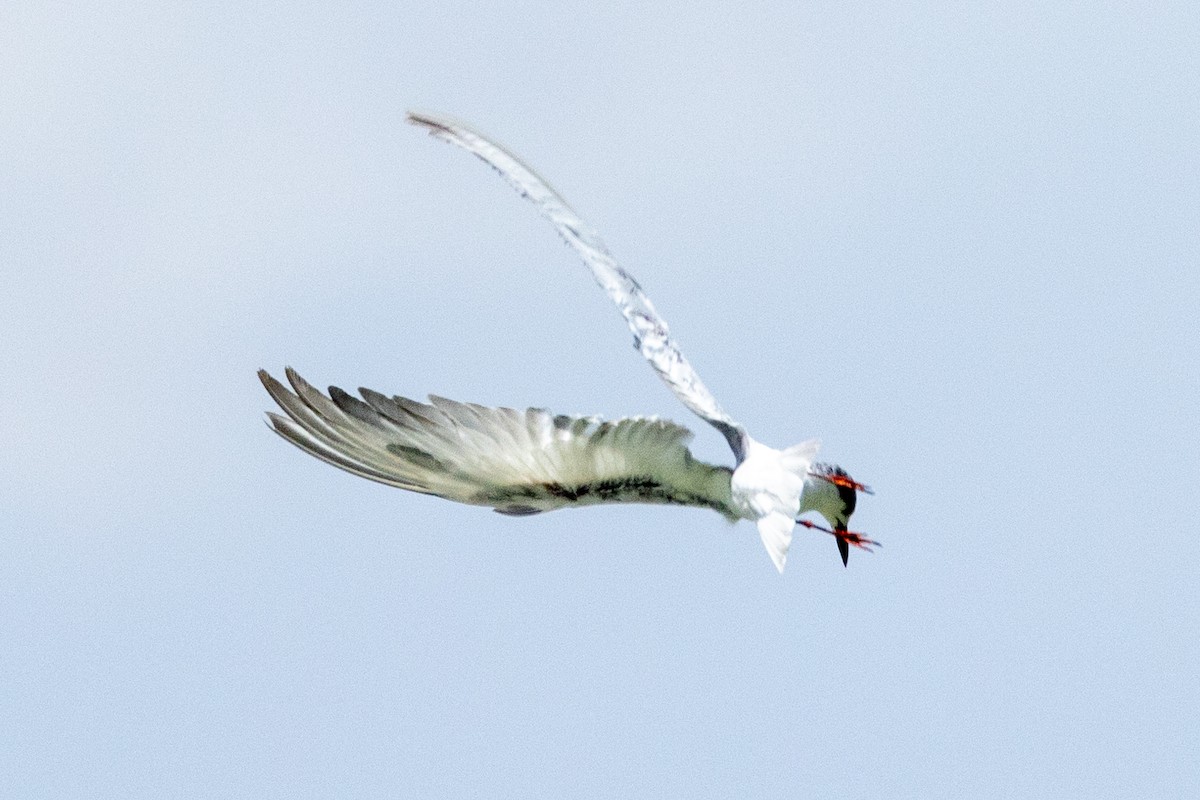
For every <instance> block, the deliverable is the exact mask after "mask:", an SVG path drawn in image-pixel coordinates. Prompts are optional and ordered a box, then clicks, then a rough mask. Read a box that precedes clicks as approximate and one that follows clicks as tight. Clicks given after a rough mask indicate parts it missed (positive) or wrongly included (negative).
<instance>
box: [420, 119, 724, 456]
mask: <svg viewBox="0 0 1200 800" xmlns="http://www.w3.org/2000/svg"><path fill="white" fill-rule="evenodd" d="M408 120H409V122H412V123H413V124H415V125H420V126H422V127H424V128H426V129H427V130H428V131H429V132H430V134H432V135H433V136H435V137H437V138H439V139H442V140H444V141H447V142H450V143H451V144H456V145H458V146H459V147H462V148H463V149H465V150H467V151H469V152H471V153H474V154H475V155H476V156H478V157H479V158H481V159H482V160H483V161H485V162H486V163H487V164H489V165H490V166H491V167H492V168H494V169H495V170H496V171H497V172H499V173H500V175H501V176H502V177H504V179H505V180H507V181H508V182H509V183H510V184H512V185H513V186H514V187H515V188H516V190H517V191H518V192H520V193H521V195H523V196H524V197H527V198H528V199H529V200H531V201H532V202H533V204H534V205H536V206H537V207H538V210H539V211H541V213H542V216H544V217H546V219H548V220H550V222H551V223H552V224H553V225H554V227H555V228H556V229H558V232H559V234H561V235H562V237H563V239H565V240H566V242H567V244H569V245H570V246H571V247H573V248H575V251H576V252H577V253H579V255H581V256H582V257H583V261H584V263H585V264H587V266H588V268H589V269H590V270H591V271H592V275H593V276H595V278H596V282H597V283H599V284H600V286H601V288H603V289H604V291H605V292H606V293H607V294H608V296H609V297H610V298H611V299H612V301H613V302H614V303H616V304H617V308H619V309H620V310H621V314H623V315H624V317H625V321H626V322H627V323H629V329H630V330H631V331H633V339H634V343H635V345H636V346H637V348H638V350H639V351H641V354H642V355H643V356H644V357H645V358H646V360H647V361H649V362H650V366H652V367H654V370H655V372H657V373H658V375H659V377H660V378H662V379H663V381H664V382H665V383H666V384H667V386H669V387H670V388H671V391H672V392H674V393H675V396H676V397H678V398H679V399H680V400H681V401H682V402H683V404H684V405H685V406H687V407H688V408H689V409H691V410H692V411H693V412H695V413H696V414H698V415H699V416H700V417H701V418H703V419H704V420H706V421H707V422H709V423H710V424H712V425H713V426H715V427H716V428H717V430H719V431H720V432H721V433H722V434H723V435H724V436H725V438H726V439H727V440H728V441H729V446H730V447H731V448H733V452H734V455H735V456H736V457H737V460H738V463H741V461H742V460H743V459H744V458H745V455H746V447H747V444H746V431H745V429H744V428H742V426H741V425H740V424H738V423H737V422H736V421H734V419H733V418H732V417H730V416H729V415H728V414H726V413H725V411H724V410H722V408H721V406H720V405H719V404H718V403H717V401H716V398H714V397H713V396H712V393H711V392H709V391H708V388H707V387H706V386H705V385H704V384H703V383H702V382H701V381H700V376H699V375H697V374H696V371H695V370H694V369H692V365H691V364H689V363H688V361H687V359H686V358H684V357H683V353H682V352H680V350H679V345H678V344H676V342H675V340H674V339H672V338H671V333H670V331H669V330H668V329H667V323H666V321H665V320H664V319H663V318H662V317H660V316H659V315H658V312H657V311H655V310H654V305H653V304H652V303H651V302H650V298H648V297H646V295H645V294H644V293H643V292H642V288H641V287H640V286H638V282H637V281H636V280H634V278H633V276H632V275H630V274H629V273H628V272H626V271H625V270H624V269H622V268H621V266H620V265H619V264H617V262H616V259H614V258H613V256H612V254H611V253H610V252H609V251H608V247H607V246H606V245H605V244H604V242H603V240H601V238H600V235H599V234H597V233H596V231H595V230H593V229H592V227H591V226H590V225H588V224H587V223H586V222H584V221H583V220H582V219H581V218H580V217H579V215H578V214H576V213H575V212H574V210H572V209H571V207H570V206H569V205H568V204H567V201H566V200H564V199H563V198H562V196H561V195H559V194H558V192H556V191H554V189H553V188H551V187H550V185H549V184H548V183H546V181H544V180H542V178H541V177H539V176H538V174H537V173H536V172H534V171H533V170H532V169H530V168H529V167H528V166H527V165H526V164H525V163H524V162H522V161H521V159H519V158H517V156H515V155H513V154H512V153H511V152H509V151H508V150H505V149H504V148H503V147H501V146H500V145H498V144H496V143H495V142H493V141H491V140H490V139H488V138H487V137H485V136H484V135H483V134H481V133H479V132H478V131H475V130H472V129H471V128H470V127H468V126H466V125H464V124H462V123H460V122H456V121H454V120H451V119H448V118H446V117H442V116H435V115H432V114H422V113H413V112H410V113H409V115H408Z"/></svg>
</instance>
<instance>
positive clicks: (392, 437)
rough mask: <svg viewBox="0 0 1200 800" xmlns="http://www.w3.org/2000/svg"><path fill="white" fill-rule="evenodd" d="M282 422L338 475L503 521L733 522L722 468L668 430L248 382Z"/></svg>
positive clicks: (292, 377)
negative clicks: (580, 514)
mask: <svg viewBox="0 0 1200 800" xmlns="http://www.w3.org/2000/svg"><path fill="white" fill-rule="evenodd" d="M259 378H260V379H261V380H262V382H263V386H265V387H266V389H267V391H268V392H269V393H270V394H271V397H273V398H274V399H275V402H276V403H278V404H279V407H280V408H281V409H283V411H284V412H285V414H286V416H283V415H280V414H273V413H269V414H268V415H267V416H268V419H269V421H270V424H271V426H272V427H273V428H274V429H275V431H276V432H277V433H278V434H279V435H280V436H282V437H283V438H285V439H287V440H288V441H289V442H291V443H292V444H294V445H296V446H298V447H300V448H301V449H303V450H305V451H306V452H308V453H310V454H312V455H314V456H316V457H317V458H320V459H321V460H323V461H326V462H328V463H330V464H333V465H334V466H335V467H340V468H341V469H344V470H346V471H347V472H351V473H354V474H355V475H360V476H362V477H364V478H369V479H370V480H373V481H378V482H380V483H386V484H388V485H390V486H398V487H400V488H401V489H408V490H409V491H413V492H421V493H424V494H432V495H437V496H438V497H444V498H446V499H448V500H455V501H457V502H460V503H470V504H472V505H483V506H491V507H493V508H495V509H496V510H497V511H500V512H501V513H504V514H511V515H517V516H520V515H525V514H536V513H538V512H540V511H549V510H552V509H556V508H563V507H566V506H573V505H591V504H596V503H670V504H678V505H689V506H697V507H701V508H711V509H714V510H716V511H719V512H721V513H722V514H725V515H726V516H728V517H730V518H733V517H735V516H736V513H735V512H734V511H733V510H732V506H731V502H730V485H729V480H730V475H731V471H730V470H729V469H728V468H726V467H719V466H714V465H712V464H706V463H704V462H702V461H697V460H696V459H695V458H693V457H692V454H691V452H690V451H689V450H688V448H687V443H688V441H690V439H691V436H692V434H691V432H690V431H688V430H687V429H686V428H684V427H681V426H679V425H676V424H675V423H673V422H669V421H667V420H661V419H655V418H646V417H632V418H628V419H622V420H616V421H612V422H605V421H603V420H601V419H598V418H596V417H577V416H565V415H561V414H560V415H554V414H551V413H550V412H548V411H545V410H543V409H537V408H531V409H527V410H525V411H516V410H514V409H511V408H487V407H485V406H478V405H474V404H471V403H459V402H456V401H454V400H447V399H445V398H443V397H436V396H431V397H430V403H428V404H426V403H419V402H416V401H414V400H409V399H407V398H404V397H387V396H386V395H382V394H380V393H378V392H373V391H371V390H370V389H360V390H359V391H360V393H361V394H362V399H359V398H357V397H354V396H352V395H350V394H348V393H346V392H344V391H342V390H341V389H338V388H337V387H330V389H329V394H328V396H326V395H324V394H322V393H321V392H319V391H317V390H316V389H315V388H313V387H312V386H311V385H309V384H308V383H307V382H306V381H305V380H304V379H303V378H301V377H300V376H299V375H298V374H296V372H295V371H294V370H292V369H290V368H289V369H288V370H287V378H288V381H289V382H290V383H291V388H290V389H289V388H288V387H287V386H285V385H283V384H282V383H280V382H279V381H277V380H275V379H274V378H272V377H271V376H270V375H268V374H267V373H266V372H265V371H260V372H259Z"/></svg>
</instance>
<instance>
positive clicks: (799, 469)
mask: <svg viewBox="0 0 1200 800" xmlns="http://www.w3.org/2000/svg"><path fill="white" fill-rule="evenodd" d="M820 446H821V443H820V442H819V441H818V440H816V439H810V440H809V441H807V442H801V443H800V444H798V445H794V446H792V447H789V448H787V449H786V450H776V449H774V448H772V447H767V446H766V445H765V444H762V443H761V442H756V441H754V440H753V439H751V440H750V445H749V447H748V448H747V451H746V460H745V461H743V462H742V463H741V464H740V465H739V466H738V468H737V469H736V470H734V473H733V479H732V481H731V483H732V490H733V505H734V508H736V509H737V510H738V512H739V513H740V514H741V515H742V516H743V517H744V518H745V519H749V520H754V521H755V523H756V524H757V525H758V535H759V537H760V538H761V539H762V543H763V546H764V547H766V548H767V554H768V555H770V556H771V561H772V562H774V564H775V568H776V569H778V570H779V571H780V572H783V567H784V565H785V564H786V563H787V553H788V548H789V547H790V546H791V544H792V529H793V528H794V527H795V526H796V517H798V516H799V515H800V499H801V495H802V494H803V493H804V480H805V476H806V475H807V474H808V470H809V467H810V466H811V465H812V462H813V459H814V458H815V457H816V454H817V450H818V449H819V448H820Z"/></svg>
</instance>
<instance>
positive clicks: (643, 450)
mask: <svg viewBox="0 0 1200 800" xmlns="http://www.w3.org/2000/svg"><path fill="white" fill-rule="evenodd" d="M409 121H410V122H412V123H414V124H416V125H420V126H422V127H424V128H425V129H426V130H428V131H429V132H430V133H431V134H433V135H434V136H436V137H437V138H439V139H443V140H445V141H447V142H450V143H451V144H455V145H458V146H459V147H462V148H464V149H465V150H467V151H469V152H471V153H473V154H474V155H476V156H478V157H479V158H480V159H482V160H483V161H485V162H486V163H488V164H489V165H490V166H491V167H493V168H494V169H495V170H496V171H497V172H499V173H500V175H501V176H502V177H504V178H505V179H506V180H507V181H508V182H509V183H510V184H512V185H513V186H514V187H515V188H516V189H517V191H518V192H520V193H521V194H522V195H523V196H524V197H526V198H528V199H529V200H530V201H531V202H533V203H534V204H535V205H536V206H537V208H538V210H539V211H540V212H541V213H542V215H543V216H545V217H546V218H547V219H548V220H549V221H550V222H551V223H552V224H553V225H554V227H555V229H556V230H557V231H558V233H559V234H560V235H561V236H562V237H563V239H564V240H565V241H566V242H567V244H568V245H570V246H571V247H572V248H573V249H574V250H575V251H576V252H577V253H579V255H580V256H581V257H582V258H583V260H584V263H585V264H587V266H588V268H589V269H590V270H591V272H592V275H593V277H594V278H595V279H596V282H597V283H598V284H599V285H600V286H601V288H603V289H604V291H605V293H606V294H607V295H608V296H609V298H610V299H611V300H612V301H613V302H614V303H615V304H616V306H617V308H618V309H619V310H620V311H621V314H622V316H624V318H625V321H626V324H628V326H629V329H630V331H631V332H632V333H633V336H634V344H635V345H636V347H637V348H638V351H639V352H640V353H641V354H642V355H643V356H644V357H645V359H646V360H647V362H648V363H649V364H650V366H651V367H652V368H653V369H654V371H655V372H656V373H657V374H658V376H659V377H660V378H661V379H662V380H663V382H664V383H666V385H667V386H668V387H669V388H670V389H671V391H672V392H674V393H675V396H676V397H678V398H679V400H680V401H681V402H682V403H683V404H684V405H685V406H687V407H688V409H690V410H691V411H693V412H694V413H695V414H697V415H698V416H699V417H701V418H702V419H704V420H705V421H706V422H708V423H710V424H711V425H713V426H714V427H715V428H717V430H719V431H720V432H721V434H722V435H724V436H725V438H726V440H727V441H728V442H729V445H730V447H731V449H732V450H733V453H734V456H735V458H736V459H737V466H736V467H735V468H734V469H732V470H731V469H729V468H728V467H722V466H718V465H713V464H705V463H704V462H701V461H698V460H696V459H695V458H693V457H692V454H691V452H690V451H689V450H688V449H687V447H686V444H687V442H688V440H689V439H690V438H691V433H690V432H689V431H688V430H687V429H685V428H682V427H681V426H678V425H675V424H674V423H671V422H668V421H666V420H657V419H653V418H636V417H635V418H628V419H624V420H616V421H614V422H604V421H603V420H601V419H599V418H596V417H582V416H564V415H552V414H550V413H549V412H547V411H545V410H543V409H528V410H526V411H523V412H522V411H515V410H513V409H506V408H485V407H482V406H477V405H473V404H470V403H458V402H455V401H452V400H446V399H444V398H440V397H431V398H430V400H431V404H428V405H427V404H424V403H418V402H416V401H413V400H409V399H407V398H404V397H399V396H394V397H388V396H385V395H382V394H379V393H378V392H372V391H370V390H366V389H363V390H360V393H361V394H362V397H363V399H362V400H360V399H358V398H356V397H353V396H350V395H349V394H347V393H346V392H343V391H341V390H340V389H336V388H334V387H331V388H330V392H329V395H328V396H326V395H323V394H321V393H320V392H319V391H317V390H316V389H314V388H313V387H312V386H310V385H309V384H308V383H307V382H305V381H304V379H303V378H300V376H299V375H297V374H296V373H295V372H294V371H293V370H291V369H289V370H288V373H287V376H288V380H289V382H290V383H291V389H290V390H289V388H288V387H286V386H284V385H283V384H281V383H280V382H278V381H276V380H275V379H274V378H272V377H270V376H269V375H267V374H266V373H265V372H260V373H259V374H260V377H261V379H262V381H263V384H264V385H265V386H266V388H267V391H268V392H270V393H271V396H272V397H273V398H274V399H275V401H276V402H277V403H278V404H279V405H280V407H281V408H282V409H283V410H284V411H285V412H286V415H287V416H281V415H278V414H269V420H270V423H271V425H272V426H273V428H274V429H275V431H276V432H277V433H279V434H280V435H281V436H283V437H284V438H285V439H287V440H288V441H290V442H291V443H292V444H295V445H297V446H298V447H300V448H302V449H304V450H305V451H306V452H308V453H310V454H312V455H314V456H316V457H317V458H320V459H322V460H324V461H327V462H328V463H330V464H333V465H334V466H337V467H339V468H341V469H344V470H346V471H348V472H352V473H354V474H356V475H360V476H362V477H365V478H368V479H370V480H374V481H378V482H380V483H385V484H388V485H391V486H397V487H400V488H403V489H408V490H410V491H415V492H422V493H426V494H433V495H437V496H439V497H444V498H447V499H450V500H454V501H457V502H461V503H471V504H475V505H485V506H490V507H492V508H494V509H495V510H496V511H499V512H501V513H504V514H511V515H525V514H536V513H540V512H543V511H551V510H554V509H557V508H564V507H569V506H577V505H589V504H595V503H628V502H634V503H637V502H640V503H668V504H675V505H690V506H698V507H703V508H711V509H713V510H715V511H718V512H720V513H722V514H724V515H725V516H726V517H729V518H731V519H738V518H740V519H747V520H752V521H754V522H755V523H756V524H757V526H758V532H759V535H760V536H761V538H762V542H763V545H764V546H765V547H766V549H767V552H768V553H769V554H770V556H771V560H772V562H773V563H774V564H775V566H776V568H777V569H779V571H780V572H782V571H783V567H784V564H785V562H786V560H787V552H788V546H789V545H790V544H791V540H792V529H793V528H794V527H795V524H796V520H797V518H798V517H799V516H800V514H802V513H804V512H806V511H817V512H819V513H821V514H822V515H823V516H824V517H825V518H826V519H827V520H829V522H830V524H831V525H833V526H834V527H837V526H839V525H844V524H845V519H846V517H847V516H848V513H849V509H847V508H846V506H845V504H844V503H843V501H842V500H841V499H840V498H839V495H838V491H837V489H836V488H835V487H834V485H833V484H832V483H830V482H828V481H827V480H823V479H821V477H820V476H819V475H817V474H815V473H813V472H812V471H811V468H812V466H813V458H814V457H815V456H816V452H817V448H818V443H817V441H816V440H810V441H807V442H803V443H801V444H798V445H795V446H793V447H789V448H787V449H785V450H776V449H774V448H771V447H768V446H766V445H764V444H762V443H761V442H757V441H755V440H754V439H752V438H751V437H750V435H749V434H748V433H747V432H746V431H745V429H744V428H743V427H742V426H741V424H739V423H738V422H736V421H735V420H734V419H733V418H732V417H730V416H729V415H728V414H727V413H726V412H725V411H724V410H723V409H722V408H721V407H720V405H719V404H718V403H717V401H716V399H715V398H714V397H713V395H712V394H711V393H710V392H709V390H708V388H707V387H705V385H704V383H703V382H702V381H701V380H700V376H699V375H698V374H697V373H696V371H695V370H694V369H693V368H692V366H691V364H690V363H688V361H687V359H686V358H684V356H683V352H682V351H681V350H680V348H679V346H678V344H677V343H676V342H675V340H674V339H673V338H672V337H671V334H670V331H669V329H668V327H667V323H666V321H665V320H664V319H663V318H662V317H661V316H660V315H659V314H658V312H657V310H656V309H655V308H654V305H653V303H651V302H650V298H648V297H647V296H646V295H645V293H644V292H643V291H642V289H641V287H640V286H639V285H638V283H637V281H636V280H634V278H633V277H632V276H631V275H630V274H629V273H627V272H626V271H625V270H624V269H622V268H621V267H620V266H619V265H618V264H617V262H616V259H615V258H614V257H613V256H612V254H611V253H610V252H609V251H608V248H607V246H606V245H605V244H604V242H603V241H602V240H601V238H600V236H599V234H597V233H596V232H595V231H594V230H593V229H592V228H591V227H590V226H589V225H588V224H587V223H586V222H584V221H583V220H582V219H581V218H580V217H579V215H578V214H576V213H575V211H574V210H573V209H572V208H571V207H570V206H569V205H568V204H567V202H566V201H565V200H564V199H563V198H562V197H561V196H560V195H559V194H558V193H557V192H555V191H554V190H553V189H552V188H551V187H550V185H549V184H548V183H546V182H545V181H544V180H543V179H542V178H540V177H539V176H538V175H537V173H535V172H534V171H533V170H532V169H530V168H529V167H528V166H527V165H525V164H524V163H523V162H522V161H521V160H520V159H519V158H517V157H516V156H515V155H513V154H512V153H511V152H509V151H508V150H505V149H504V148H502V147H501V146H499V145H498V144H496V143H495V142H494V141H492V140H490V139H488V138H487V137H485V136H483V135H482V134H480V133H479V132H477V131H474V130H472V129H471V128H470V127H468V126H466V125H463V124H462V123H459V122H456V121H454V120H450V119H447V118H445V117H440V116H433V115H428V114H410V115H409Z"/></svg>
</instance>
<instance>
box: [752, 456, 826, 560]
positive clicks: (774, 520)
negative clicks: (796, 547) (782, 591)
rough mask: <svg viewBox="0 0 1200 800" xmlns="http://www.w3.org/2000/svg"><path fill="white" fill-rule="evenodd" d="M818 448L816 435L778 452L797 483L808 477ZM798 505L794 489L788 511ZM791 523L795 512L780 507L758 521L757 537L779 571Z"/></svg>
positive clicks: (790, 539)
mask: <svg viewBox="0 0 1200 800" xmlns="http://www.w3.org/2000/svg"><path fill="white" fill-rule="evenodd" d="M820 448H821V442H820V440H819V439H809V440H808V441H806V442H801V443H800V444H796V445H792V446H791V447H789V448H787V449H786V450H784V451H783V452H782V463H783V468H784V469H786V470H787V471H788V472H790V473H792V474H793V475H795V476H796V478H797V480H798V481H799V483H798V485H799V486H803V485H804V481H805V479H806V478H807V477H808V470H809V468H810V467H811V466H812V462H813V459H814V458H816V456H817V451H818V450H819V449H820ZM799 507H800V495H799V493H797V495H796V498H795V506H794V507H793V508H792V511H793V512H796V511H798V510H799ZM794 527H796V514H795V513H791V514H789V513H786V512H785V510H782V509H781V510H776V511H775V512H773V513H771V514H768V515H766V516H765V517H763V518H762V519H760V520H759V521H758V535H759V538H761V539H762V543H763V547H765V548H767V555H769V556H770V557H771V561H772V562H773V563H774V564H775V569H777V570H779V571H780V572H781V573H782V572H783V567H784V564H786V563H787V553H788V548H789V547H791V545H792V529H793V528H794Z"/></svg>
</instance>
